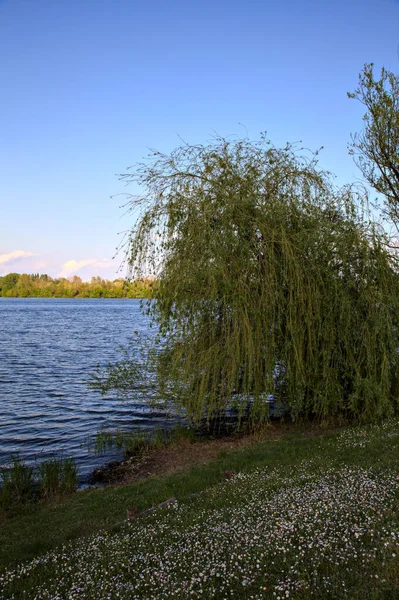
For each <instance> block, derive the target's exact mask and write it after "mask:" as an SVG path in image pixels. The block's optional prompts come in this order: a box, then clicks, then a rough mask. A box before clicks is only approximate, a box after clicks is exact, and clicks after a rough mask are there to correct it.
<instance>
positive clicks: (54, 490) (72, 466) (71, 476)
mask: <svg viewBox="0 0 399 600" xmlns="http://www.w3.org/2000/svg"><path fill="white" fill-rule="evenodd" d="M0 477H1V482H2V485H1V487H0V510H1V511H3V512H7V511H9V510H10V509H13V508H16V507H18V506H19V505H21V504H25V503H27V502H32V501H34V500H37V499H38V497H42V498H49V497H51V496H55V495H57V494H68V493H72V492H73V491H74V490H75V489H76V485H77V480H78V469H77V466H76V463H75V460H74V459H73V458H68V457H67V458H64V457H61V458H51V459H49V460H47V461H43V462H42V463H41V464H40V465H39V466H38V467H37V468H36V469H35V468H34V467H32V466H28V465H26V464H25V463H24V461H23V459H22V458H21V457H20V456H12V457H11V463H10V465H9V466H8V467H1V468H0Z"/></svg>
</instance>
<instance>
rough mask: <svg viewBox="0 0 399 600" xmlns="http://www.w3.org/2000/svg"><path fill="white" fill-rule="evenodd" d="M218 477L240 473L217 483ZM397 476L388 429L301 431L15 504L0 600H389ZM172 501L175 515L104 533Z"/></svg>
mask: <svg viewBox="0 0 399 600" xmlns="http://www.w3.org/2000/svg"><path fill="white" fill-rule="evenodd" d="M199 452H200V445H199ZM224 470H234V471H236V473H238V474H239V475H238V476H237V477H236V478H234V479H232V480H229V481H227V482H225V483H221V482H220V476H221V473H222V472H223V471H224ZM398 470H399V422H398V421H397V420H396V421H395V420H392V421H389V422H386V423H384V424H382V425H375V426H369V427H353V428H346V429H342V430H336V431H333V432H329V433H326V434H320V432H319V433H316V434H314V433H313V434H312V433H311V432H310V431H309V430H308V429H306V428H303V429H298V430H297V431H296V432H295V433H291V434H287V435H285V436H283V437H282V438H281V439H265V440H263V441H259V442H258V443H256V444H254V445H252V446H247V447H245V448H241V449H236V450H231V451H230V450H228V451H226V450H223V451H222V452H221V453H220V455H219V457H218V458H217V459H216V460H213V461H211V462H209V463H207V464H206V465H201V466H200V467H196V468H193V469H191V470H189V471H184V472H177V473H175V474H172V475H168V476H165V477H153V478H149V479H147V480H143V481H141V482H137V483H135V484H132V485H128V486H124V487H107V488H104V489H98V490H92V491H87V492H79V493H77V494H75V495H74V496H71V497H66V498H65V499H63V500H62V501H57V502H53V503H52V504H49V503H46V504H39V505H36V506H35V505H33V506H31V507H26V506H25V507H23V508H21V511H22V512H21V513H20V514H18V515H16V516H15V517H13V518H11V519H9V520H6V521H5V522H3V523H2V524H1V527H0V561H1V564H2V565H3V569H2V573H3V577H4V579H3V580H2V579H1V577H0V598H12V597H13V594H14V597H15V598H19V597H24V598H25V597H26V598H35V597H36V598H55V597H57V593H58V594H59V596H58V597H71V598H93V599H94V598H105V597H109V598H119V597H120V598H129V599H130V598H132V599H133V598H140V599H144V598H150V597H155V598H186V597H194V598H212V597H215V598H225V597H226V598H248V599H250V598H274V599H276V598H278V597H280V598H288V597H289V598H298V599H301V598H307V597H309V595H310V594H313V595H314V596H315V597H318V598H323V599H324V598H341V597H342V598H359V599H360V598H392V599H393V598H397V597H399V568H398V566H397V565H398V558H397V557H398V556H399V477H398ZM199 491H204V493H202V494H200V495H193V494H196V492H199ZM172 496H174V497H176V498H177V500H178V504H177V506H176V507H172V508H169V509H163V510H159V511H155V512H154V513H151V514H150V515H148V516H145V517H141V518H139V519H138V520H137V521H134V522H132V523H130V524H128V525H115V524H116V523H118V522H120V521H122V520H123V519H124V518H125V516H126V509H127V508H129V507H131V506H138V507H139V508H140V509H145V508H148V507H150V506H153V505H155V504H158V503H159V502H162V501H164V500H166V499H167V498H170V497H172ZM29 511H30V512H29ZM104 531H106V533H104ZM68 543H69V545H68ZM62 545H66V546H65V547H64V548H63V549H61V546H62ZM44 553H47V554H44ZM43 554H44V556H43V557H42V558H40V559H36V560H34V561H33V562H25V564H24V565H23V566H20V565H17V566H16V563H20V562H21V561H30V560H31V559H32V558H34V557H38V556H39V555H43ZM83 565H84V567H83ZM375 575H377V578H376V577H375ZM62 577H63V578H64V579H63V580H62ZM154 577H155V579H154ZM157 578H158V579H157ZM60 581H61V583H60ZM133 584H134V586H133V587H132V585H133ZM2 586H3V589H2ZM74 586H75V587H74ZM73 590H74V591H73ZM98 590H101V591H98ZM189 592H190V593H189ZM2 594H3V595H2ZM46 594H47V596H46ZM68 594H71V596H68ZM98 594H100V595H98ZM101 594H102V595H101ZM107 594H109V595H108V596H107ZM118 594H119V595H118ZM151 594H153V595H152V596H151Z"/></svg>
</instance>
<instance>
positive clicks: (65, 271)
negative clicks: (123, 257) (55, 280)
mask: <svg viewBox="0 0 399 600" xmlns="http://www.w3.org/2000/svg"><path fill="white" fill-rule="evenodd" d="M89 266H90V271H91V272H92V273H93V272H94V271H93V269H107V268H109V267H111V266H113V263H112V262H110V261H109V260H106V259H102V260H98V259H97V258H85V259H84V260H67V262H65V263H64V264H63V265H62V270H61V272H60V273H59V277H71V276H72V275H77V273H78V271H81V270H82V269H84V268H85V267H89Z"/></svg>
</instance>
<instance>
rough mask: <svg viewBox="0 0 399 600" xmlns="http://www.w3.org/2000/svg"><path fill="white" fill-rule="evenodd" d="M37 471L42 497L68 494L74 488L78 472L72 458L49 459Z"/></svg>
mask: <svg viewBox="0 0 399 600" xmlns="http://www.w3.org/2000/svg"><path fill="white" fill-rule="evenodd" d="M38 471H39V485H40V493H41V495H42V496H43V497H49V496H55V495H56V494H60V493H70V492H72V491H73V490H74V489H75V488H76V483H77V477H78V470H77V467H76V463H75V461H74V460H73V459H72V458H59V459H57V458H51V459H50V460H47V461H44V462H43V463H41V465H39V468H38Z"/></svg>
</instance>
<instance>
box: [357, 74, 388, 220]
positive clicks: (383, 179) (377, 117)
mask: <svg viewBox="0 0 399 600" xmlns="http://www.w3.org/2000/svg"><path fill="white" fill-rule="evenodd" d="M348 96H349V98H354V99H356V100H358V101H360V102H361V103H362V104H363V105H364V106H365V108H366V113H365V114H364V117H363V121H364V129H363V131H361V132H360V133H356V134H354V135H352V140H351V143H350V145H349V149H350V152H351V154H352V155H353V156H354V159H355V162H356V164H357V166H358V167H359V168H360V170H361V172H362V174H363V176H364V178H365V179H366V181H367V182H368V183H369V184H370V185H371V186H372V187H373V188H374V189H375V190H376V191H377V192H379V193H381V194H383V196H384V198H385V201H384V207H383V212H384V214H385V216H386V217H388V218H389V219H390V221H391V222H392V223H393V224H394V226H395V228H396V230H397V231H399V77H398V76H397V75H395V74H394V73H392V72H391V71H387V70H386V69H384V68H382V70H381V76H380V78H379V79H376V78H375V77H374V65H373V64H372V63H370V64H366V65H365V66H364V68H363V71H362V72H361V73H360V75H359V81H358V86H357V88H356V90H355V91H354V92H353V93H348Z"/></svg>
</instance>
